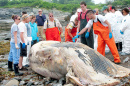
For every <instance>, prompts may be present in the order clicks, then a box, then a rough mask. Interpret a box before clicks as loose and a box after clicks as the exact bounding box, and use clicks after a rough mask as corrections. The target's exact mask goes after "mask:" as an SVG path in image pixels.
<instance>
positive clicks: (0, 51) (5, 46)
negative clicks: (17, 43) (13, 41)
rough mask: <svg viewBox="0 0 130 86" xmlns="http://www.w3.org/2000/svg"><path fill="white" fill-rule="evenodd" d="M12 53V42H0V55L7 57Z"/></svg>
mask: <svg viewBox="0 0 130 86" xmlns="http://www.w3.org/2000/svg"><path fill="white" fill-rule="evenodd" d="M9 51H10V42H6V43H5V42H3V41H1V42H0V55H5V54H7V53H9Z"/></svg>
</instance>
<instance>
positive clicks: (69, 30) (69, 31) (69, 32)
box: [68, 29, 73, 38]
mask: <svg viewBox="0 0 130 86" xmlns="http://www.w3.org/2000/svg"><path fill="white" fill-rule="evenodd" d="M71 31H72V30H71V29H68V34H69V36H70V37H71V38H73V36H72V34H71Z"/></svg>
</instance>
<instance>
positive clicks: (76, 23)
mask: <svg viewBox="0 0 130 86" xmlns="http://www.w3.org/2000/svg"><path fill="white" fill-rule="evenodd" d="M74 22H75V25H76V26H77V25H78V17H76V18H75V20H74Z"/></svg>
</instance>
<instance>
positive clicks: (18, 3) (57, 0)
mask: <svg viewBox="0 0 130 86" xmlns="http://www.w3.org/2000/svg"><path fill="white" fill-rule="evenodd" d="M84 1H85V2H86V3H87V8H89V9H94V8H99V9H101V6H100V5H94V3H92V2H91V0H84ZM52 2H53V3H49V2H44V1H43V0H0V7H1V8H20V7H37V8H46V9H52V8H56V9H57V10H62V11H68V12H72V11H73V10H76V9H77V8H79V7H80V5H79V3H80V2H81V1H80V0H53V1H52Z"/></svg>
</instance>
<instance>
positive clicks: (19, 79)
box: [13, 77, 22, 82]
mask: <svg viewBox="0 0 130 86" xmlns="http://www.w3.org/2000/svg"><path fill="white" fill-rule="evenodd" d="M13 79H16V80H18V81H19V82H20V81H21V80H22V79H21V78H20V77H14V78H13Z"/></svg>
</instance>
